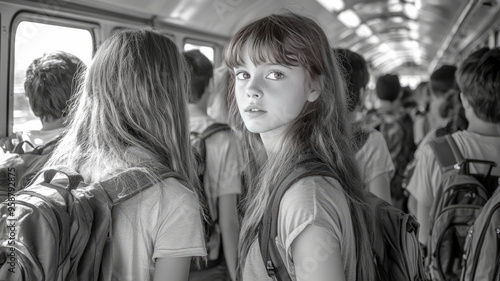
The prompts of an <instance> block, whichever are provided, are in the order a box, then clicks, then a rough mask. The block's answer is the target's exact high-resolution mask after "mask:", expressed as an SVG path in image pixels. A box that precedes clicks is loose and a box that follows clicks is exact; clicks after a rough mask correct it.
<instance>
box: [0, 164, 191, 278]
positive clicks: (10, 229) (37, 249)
mask: <svg viewBox="0 0 500 281" xmlns="http://www.w3.org/2000/svg"><path fill="white" fill-rule="evenodd" d="M57 173H62V174H64V175H65V178H61V179H55V180H53V179H54V176H55V175H56V174H57ZM41 174H43V181H35V182H36V183H34V184H32V185H31V186H29V187H27V188H25V189H23V190H21V191H19V192H17V193H15V194H12V195H11V196H9V198H8V199H7V201H5V202H2V203H0V212H1V214H2V217H1V218H0V280H26V281H37V280H50V281H66V280H85V281H94V280H111V264H112V257H111V253H112V250H111V244H112V243H110V242H111V238H112V229H111V228H112V217H111V212H112V208H113V206H114V205H117V204H120V203H122V202H124V201H126V200H127V199H129V198H131V197H132V196H134V195H136V194H137V193H139V192H141V191H142V190H145V189H146V188H149V187H151V186H153V184H154V182H153V181H152V180H151V179H150V178H148V176H147V175H146V174H145V173H142V172H139V171H126V172H123V173H121V174H118V175H117V176H115V177H113V178H111V179H109V180H106V181H103V182H101V183H95V184H91V185H87V184H85V183H83V182H82V180H83V178H82V176H81V175H80V174H78V173H76V172H75V171H73V170H71V169H69V168H67V167H62V166H61V167H56V168H54V169H49V170H46V171H43V172H40V175H41ZM167 177H176V178H178V179H179V180H182V177H181V176H180V175H179V174H177V173H175V172H170V173H167V174H164V175H162V178H167ZM184 182H185V181H184ZM138 184H139V185H140V188H137V186H138ZM118 186H120V187H123V188H124V189H123V190H133V191H131V192H130V193H128V194H124V195H123V194H119V193H120V191H121V190H122V188H118ZM105 190H106V191H105Z"/></svg>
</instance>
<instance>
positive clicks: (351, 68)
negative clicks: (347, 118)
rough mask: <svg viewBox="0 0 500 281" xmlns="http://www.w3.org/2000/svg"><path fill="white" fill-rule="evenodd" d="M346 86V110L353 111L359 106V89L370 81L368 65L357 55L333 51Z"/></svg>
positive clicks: (348, 51) (338, 50)
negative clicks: (342, 71) (342, 72)
mask: <svg viewBox="0 0 500 281" xmlns="http://www.w3.org/2000/svg"><path fill="white" fill-rule="evenodd" d="M334 52H335V54H336V56H337V58H338V61H339V64H340V66H341V68H342V69H343V70H344V77H345V80H346V84H347V97H348V103H347V108H348V110H349V111H350V112H351V111H354V109H355V108H356V107H357V106H358V105H359V104H360V102H361V101H360V99H361V89H364V88H365V87H366V85H367V84H368V80H369V79H370V74H369V73H368V65H367V63H366V61H365V59H364V58H363V57H362V56H361V55H359V54H358V53H355V52H352V51H350V50H348V49H341V48H339V49H334Z"/></svg>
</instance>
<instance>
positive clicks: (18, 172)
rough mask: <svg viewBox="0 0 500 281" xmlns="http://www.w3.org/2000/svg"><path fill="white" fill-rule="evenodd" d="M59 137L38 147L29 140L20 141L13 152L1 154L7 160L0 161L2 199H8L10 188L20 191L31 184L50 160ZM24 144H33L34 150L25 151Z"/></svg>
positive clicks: (0, 192)
mask: <svg viewBox="0 0 500 281" xmlns="http://www.w3.org/2000/svg"><path fill="white" fill-rule="evenodd" d="M59 139H60V138H59V137H58V138H56V139H54V140H52V141H50V142H48V143H46V144H44V145H41V146H37V147H35V146H34V145H33V144H31V143H30V142H29V141H20V142H19V143H18V144H17V145H16V146H15V147H14V149H13V150H12V152H11V153H7V154H3V155H0V157H1V158H3V159H4V160H6V161H1V163H0V201H4V200H5V199H7V196H8V193H9V190H10V192H13V191H19V190H21V189H23V188H25V187H26V186H28V185H29V184H30V182H31V180H32V179H33V177H34V176H35V175H36V174H37V173H38V172H39V171H40V170H42V168H43V166H44V165H45V163H46V162H47V160H49V158H50V155H51V152H52V151H53V150H54V148H55V147H56V145H57V143H58V141H59ZM24 144H27V145H29V146H31V147H32V148H33V150H32V151H28V152H25V151H24V149H23V145H24Z"/></svg>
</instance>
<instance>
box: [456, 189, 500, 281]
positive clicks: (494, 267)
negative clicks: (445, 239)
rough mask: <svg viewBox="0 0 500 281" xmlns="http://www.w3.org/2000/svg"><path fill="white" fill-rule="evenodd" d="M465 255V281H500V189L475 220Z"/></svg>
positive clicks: (467, 240)
mask: <svg viewBox="0 0 500 281" xmlns="http://www.w3.org/2000/svg"><path fill="white" fill-rule="evenodd" d="M464 252H465V253H464V261H463V268H462V276H461V278H460V280H461V281H473V280H492V281H498V280H500V189H497V190H496V191H495V193H494V194H493V196H492V197H491V198H490V200H488V202H487V203H486V205H484V207H483V209H482V211H481V213H480V214H479V215H478V216H477V218H476V220H475V221H474V224H473V226H472V227H471V228H470V230H469V233H468V235H467V239H466V241H465V248H464Z"/></svg>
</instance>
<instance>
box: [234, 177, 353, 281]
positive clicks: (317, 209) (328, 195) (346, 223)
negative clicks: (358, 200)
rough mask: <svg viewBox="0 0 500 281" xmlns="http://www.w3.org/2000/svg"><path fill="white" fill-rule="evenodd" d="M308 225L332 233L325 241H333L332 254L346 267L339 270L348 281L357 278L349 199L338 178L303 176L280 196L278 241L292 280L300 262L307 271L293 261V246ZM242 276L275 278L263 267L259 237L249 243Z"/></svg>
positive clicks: (252, 279)
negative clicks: (330, 239)
mask: <svg viewBox="0 0 500 281" xmlns="http://www.w3.org/2000/svg"><path fill="white" fill-rule="evenodd" d="M308 225H316V226H319V227H321V228H322V229H323V230H325V231H326V232H328V233H329V234H330V235H331V237H332V238H333V239H332V241H322V242H323V243H333V244H334V248H335V249H336V251H335V252H334V253H333V254H334V255H335V256H336V258H338V259H339V260H340V262H342V264H343V267H344V272H339V273H338V274H344V275H345V277H346V278H345V280H347V281H355V280H356V263H357V259H356V243H355V238H354V234H353V228H352V221H351V215H350V212H349V206H348V202H347V199H346V197H345V195H344V192H343V190H342V188H341V186H340V184H339V182H338V181H336V180H334V179H331V178H325V177H319V176H316V177H307V178H303V179H301V180H299V181H298V182H297V183H295V184H294V185H292V186H291V187H290V189H289V190H288V191H287V192H286V193H285V195H284V196H283V199H282V200H281V204H280V210H279V215H278V236H277V237H276V244H277V246H278V250H279V252H280V255H281V258H282V260H283V261H284V263H285V265H286V268H287V269H288V272H289V275H290V277H291V278H292V280H296V276H295V268H297V267H299V266H302V267H303V270H304V271H305V272H306V273H307V266H308V265H307V264H306V265H297V264H294V262H293V260H292V251H291V246H292V243H293V241H294V240H295V238H297V236H299V234H300V233H302V231H303V230H304V229H305V228H306V227H307V226H308ZM323 254H324V253H323ZM243 280H244V281H256V280H259V281H261V280H272V279H271V278H270V277H268V275H267V272H266V269H265V267H264V263H263V261H262V256H261V253H260V248H259V243H258V240H256V241H255V242H254V243H253V244H252V245H251V247H250V250H249V253H248V256H247V259H246V262H245V267H244V269H243Z"/></svg>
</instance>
